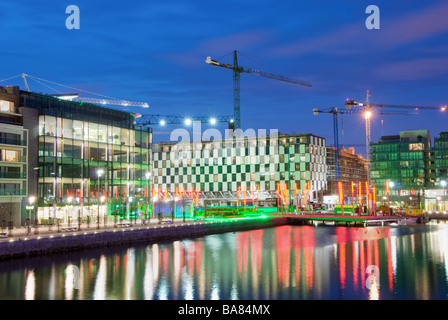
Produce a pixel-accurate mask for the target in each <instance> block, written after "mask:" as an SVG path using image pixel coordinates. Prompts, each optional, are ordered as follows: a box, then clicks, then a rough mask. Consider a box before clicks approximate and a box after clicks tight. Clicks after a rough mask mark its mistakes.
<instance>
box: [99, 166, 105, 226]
mask: <svg viewBox="0 0 448 320" xmlns="http://www.w3.org/2000/svg"><path fill="white" fill-rule="evenodd" d="M103 173H104V170H102V169H98V171H97V177H98V197H97V198H98V212H97V229H99V228H100V177H101V175H102V174H103Z"/></svg>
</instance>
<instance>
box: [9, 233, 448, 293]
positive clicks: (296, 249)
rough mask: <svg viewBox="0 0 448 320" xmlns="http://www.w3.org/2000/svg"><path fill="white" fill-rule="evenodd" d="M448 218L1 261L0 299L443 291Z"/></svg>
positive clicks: (447, 281)
mask: <svg viewBox="0 0 448 320" xmlns="http://www.w3.org/2000/svg"><path fill="white" fill-rule="evenodd" d="M447 259H448V225H447V224H434V225H426V226H415V227H410V226H408V227H404V226H403V227H402V226H400V227H378V228H377V227H369V228H353V227H348V228H347V227H312V226H282V227H277V228H269V229H260V230H253V231H248V232H237V233H227V234H220V235H210V236H205V237H202V238H197V239H187V240H183V241H174V242H171V243H160V244H151V245H147V246H136V247H132V248H112V249H107V250H106V249H103V250H97V251H95V250H92V251H85V252H83V253H73V254H70V255H64V256H62V255H61V256H52V257H39V258H31V259H26V260H14V261H11V262H1V263H0V267H1V269H0V270H1V272H0V283H1V286H0V298H1V299H37V300H47V299H48V300H56V299H74V300H76V299H97V300H105V299H107V300H111V299H112V300H113V299H122V300H140V299H146V300H164V299H175V300H183V299H185V300H200V299H203V300H208V299H225V300H228V299H244V300H245V299H248V300H255V299H284V300H286V299H372V300H378V299H418V300H421V299H446V296H447V294H448V260H447Z"/></svg>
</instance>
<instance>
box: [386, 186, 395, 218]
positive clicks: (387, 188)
mask: <svg viewBox="0 0 448 320" xmlns="http://www.w3.org/2000/svg"><path fill="white" fill-rule="evenodd" d="M394 186H395V183H393V181H389V180H387V182H386V193H387V207H388V208H389V216H390V213H391V212H390V199H389V188H393V187H394Z"/></svg>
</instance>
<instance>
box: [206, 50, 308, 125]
mask: <svg viewBox="0 0 448 320" xmlns="http://www.w3.org/2000/svg"><path fill="white" fill-rule="evenodd" d="M205 62H206V63H208V64H209V65H210V66H212V67H222V68H226V69H230V70H232V71H233V113H234V121H235V129H241V117H240V77H241V74H242V73H250V74H254V75H257V76H261V77H266V78H271V79H275V80H280V81H285V82H290V83H293V84H298V85H302V86H306V87H311V84H310V83H308V82H305V81H300V80H296V79H293V78H289V77H285V76H282V75H279V74H274V73H269V72H265V71H260V70H255V69H251V68H247V67H243V66H240V65H238V57H237V51H236V50H234V51H233V66H232V65H231V64H230V63H219V62H218V61H216V60H212V58H211V57H207V59H206V60H205Z"/></svg>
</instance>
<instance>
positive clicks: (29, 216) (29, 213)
mask: <svg viewBox="0 0 448 320" xmlns="http://www.w3.org/2000/svg"><path fill="white" fill-rule="evenodd" d="M34 200H36V198H34V197H32V196H31V197H29V198H28V202H29V204H30V205H29V206H27V209H28V210H29V211H28V232H27V234H30V233H31V210H32V209H33V208H34V205H33V203H34ZM35 228H37V224H36V225H35Z"/></svg>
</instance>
